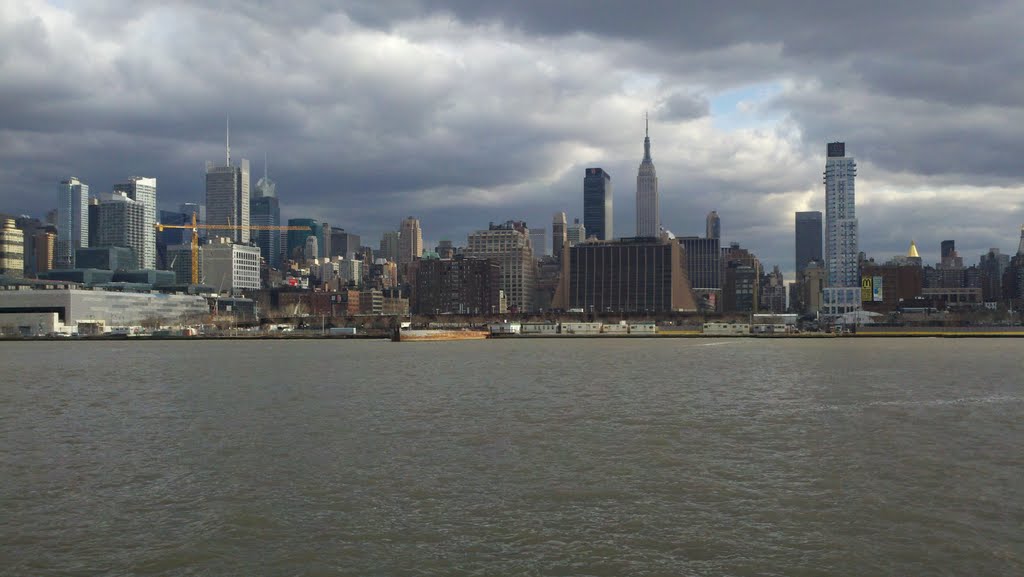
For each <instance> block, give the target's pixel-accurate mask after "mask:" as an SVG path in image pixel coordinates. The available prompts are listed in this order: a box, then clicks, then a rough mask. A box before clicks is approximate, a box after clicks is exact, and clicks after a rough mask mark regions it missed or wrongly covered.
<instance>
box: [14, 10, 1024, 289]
mask: <svg viewBox="0 0 1024 577" xmlns="http://www.w3.org/2000/svg"><path fill="white" fill-rule="evenodd" d="M437 6H439V8H436V9H434V8H432V9H429V10H428V9H426V8H423V7H421V6H419V5H418V4H417V3H411V4H410V5H407V6H404V7H403V8H401V9H400V10H397V9H396V10H395V11H391V12H389V11H380V10H379V9H376V8H374V7H371V6H366V5H361V4H352V5H348V6H347V7H345V8H343V9H341V10H338V11H333V12H331V13H327V12H323V11H320V9H318V8H314V7H304V8H302V9H301V10H298V11H291V12H289V14H287V15H286V16H287V17H278V16H279V15H282V10H281V5H278V4H275V3H273V2H271V3H270V4H269V5H267V6H265V7H264V8H263V9H261V10H259V11H252V10H249V9H241V10H234V11H223V12H219V11H218V10H217V9H216V6H215V5H213V6H212V7H211V8H209V9H208V10H207V9H206V8H203V9H200V8H198V7H196V6H193V5H190V4H183V5H180V6H175V7H173V8H170V9H171V10H172V11H173V12H174V16H175V17H176V19H177V21H179V22H181V23H182V25H183V26H184V27H185V31H186V32H187V31H192V32H197V33H202V32H203V31H204V30H206V29H207V27H215V26H218V25H219V24H218V23H223V22H222V20H225V19H227V18H232V19H237V20H238V22H236V23H235V24H233V25H232V26H235V27H237V28H238V30H239V33H238V34H237V35H233V39H232V41H231V42H232V46H234V45H235V43H237V47H236V48H234V49H233V50H222V48H224V47H225V46H226V44H225V45H222V43H224V42H226V40H225V39H218V38H217V37H216V35H209V34H206V35H204V37H203V38H201V40H202V41H201V42H199V41H198V40H197V39H196V38H193V37H192V36H189V35H188V34H186V33H184V32H183V34H182V35H181V36H180V37H177V39H175V40H173V41H161V42H156V43H149V42H142V40H141V39H142V38H145V37H146V34H145V31H146V30H148V29H149V27H154V26H157V25H158V24H157V21H156V20H155V19H154V16H155V13H154V12H152V8H150V7H148V6H145V5H143V6H136V5H134V4H124V5H121V4H119V3H117V2H110V3H99V4H93V5H90V6H87V7H81V6H79V5H76V4H74V3H61V5H60V6H57V5H54V4H51V3H45V2H29V1H23V0H15V7H14V9H13V10H10V11H8V12H5V13H4V14H3V15H0V25H4V26H6V27H10V28H12V29H14V30H20V29H27V30H35V31H36V33H35V34H32V35H31V38H30V39H28V40H24V39H23V40H19V38H21V37H20V36H17V35H16V34H8V35H5V36H4V39H3V40H0V42H4V43H5V44H6V43H9V44H8V47H9V48H10V50H11V54H12V55H13V56H12V58H11V59H10V60H9V61H8V64H6V65H5V80H6V81H7V82H6V84H7V85H9V86H11V87H13V88H14V90H12V91H11V92H10V93H9V94H8V96H7V97H5V98H6V100H5V104H6V105H5V106H4V107H3V112H0V120H2V124H0V125H2V126H3V127H4V128H3V129H2V131H0V138H2V139H3V142H6V143H8V145H7V146H4V147H0V165H2V166H4V167H5V168H6V170H5V171H2V172H0V185H2V186H0V210H2V211H3V212H7V213H24V214H30V215H33V216H39V217H42V216H43V215H44V214H45V213H46V212H47V211H48V210H50V209H51V208H54V206H55V196H56V195H55V194H54V193H53V191H54V188H55V186H56V185H55V183H57V182H59V181H60V180H61V179H65V178H67V177H69V176H78V177H79V178H81V179H82V181H83V182H86V183H89V185H90V187H91V189H90V192H92V193H94V194H96V193H100V192H108V191H110V190H111V189H112V187H113V185H114V184H115V183H117V182H119V181H121V180H122V179H123V178H124V177H125V175H129V174H144V175H149V176H153V177H155V178H157V179H158V181H159V182H160V197H159V199H158V200H159V206H158V208H159V209H169V208H173V207H176V206H178V205H179V204H181V203H183V202H202V200H203V184H202V178H203V161H204V160H206V159H210V158H221V157H223V121H224V117H225V115H226V114H228V113H230V114H231V116H232V117H233V118H232V125H233V127H234V129H235V132H236V134H235V135H234V136H235V138H234V139H233V140H234V141H235V142H234V143H233V144H234V145H235V156H236V157H246V158H259V157H260V156H261V155H263V154H264V153H265V152H269V154H270V155H271V156H273V157H274V161H275V179H276V180H277V181H278V185H279V191H278V194H279V197H280V199H281V207H282V213H283V214H282V221H286V220H287V219H289V218H302V217H308V218H316V219H319V220H322V221H326V222H330V223H332V225H335V224H336V225H338V226H341V227H344V228H346V229H349V230H353V231H354V232H356V233H359V234H361V235H362V236H363V238H364V239H366V242H365V243H364V244H370V245H373V244H374V240H375V239H377V238H379V237H380V234H381V233H382V232H383V231H385V230H391V229H393V228H394V226H395V222H397V221H398V220H399V219H400V218H401V217H403V216H406V214H413V215H415V216H416V217H417V218H419V219H420V221H421V222H422V223H423V231H424V233H425V237H426V238H425V245H426V246H433V244H434V243H435V242H436V241H438V240H440V239H444V238H448V239H451V240H453V241H455V242H456V243H457V244H458V243H460V242H464V240H465V239H466V237H467V235H468V234H469V233H470V232H472V231H474V230H477V229H479V228H480V227H482V226H484V225H485V224H486V223H487V222H490V221H495V222H501V221H504V220H507V219H521V220H525V221H526V222H527V223H528V224H530V225H532V226H534V227H541V226H543V227H545V228H547V227H549V226H550V218H551V214H552V213H554V212H559V211H565V212H566V214H567V216H568V221H569V222H572V220H573V219H574V218H577V217H578V218H581V219H582V217H583V208H582V202H581V198H580V197H581V195H580V193H579V174H580V171H581V170H583V169H584V168H586V167H587V166H601V167H603V168H604V169H605V170H607V171H608V173H609V174H611V175H612V178H613V179H616V180H618V181H619V182H620V183H623V182H625V183H627V185H623V186H619V187H616V188H617V190H615V194H614V196H615V197H616V198H614V201H613V205H614V206H615V215H614V219H615V220H617V221H618V222H619V223H626V225H627V226H626V228H629V226H628V225H629V224H631V223H632V222H634V220H635V215H634V214H633V210H634V209H633V206H634V199H633V193H634V191H633V190H632V188H633V187H632V186H629V184H631V180H632V176H633V174H635V172H634V171H635V170H636V162H637V160H638V159H637V145H636V143H637V142H638V140H639V139H640V138H642V134H641V133H640V130H642V127H639V123H640V122H641V121H642V114H643V111H644V110H645V109H649V110H650V112H651V117H652V121H654V122H655V123H656V124H655V126H656V127H657V134H656V137H657V138H656V139H657V144H658V171H659V180H660V197H661V205H662V206H661V211H660V212H661V220H662V223H663V224H664V226H665V227H666V228H668V229H670V230H672V231H673V232H674V233H676V234H677V235H679V236H686V235H699V234H701V231H702V230H704V220H703V219H704V215H706V214H707V213H708V212H709V211H710V210H717V211H718V212H719V214H720V215H721V218H722V228H723V234H722V242H723V243H728V242H730V241H737V242H740V243H741V244H742V245H743V246H748V247H751V248H752V249H753V250H754V251H755V252H756V253H757V254H758V256H759V257H760V258H761V260H762V261H763V262H765V263H766V264H776V263H777V264H779V265H781V266H782V268H783V270H784V271H785V272H786V273H787V275H786V276H787V278H788V279H791V278H792V274H791V272H792V264H791V263H792V255H793V233H792V222H793V221H792V219H793V213H794V212H797V211H807V210H824V208H825V206H824V193H823V190H822V187H821V184H820V172H821V164H822V155H821V147H822V144H823V143H825V142H830V141H834V140H842V141H845V142H846V143H847V144H848V146H850V148H851V149H852V150H853V153H854V155H855V156H856V157H857V162H858V165H859V167H858V168H859V176H858V181H859V182H858V183H857V184H858V186H857V188H858V191H857V192H858V214H857V216H858V220H859V223H860V248H861V250H863V251H865V252H866V253H867V254H868V255H870V256H874V257H875V258H876V259H877V258H882V259H885V258H888V257H889V256H891V255H893V254H900V253H902V252H904V251H905V247H906V245H907V244H908V243H909V241H910V240H915V241H916V242H917V246H918V247H919V249H920V250H921V252H922V256H923V257H924V258H925V261H926V262H938V260H939V254H938V246H939V242H940V241H941V240H946V239H956V240H957V246H958V249H959V252H960V253H961V255H963V256H964V258H965V260H966V261H969V262H974V261H975V260H976V255H980V254H982V253H984V252H986V251H987V250H988V248H989V247H999V248H1001V249H1002V250H1003V251H1004V252H1008V253H1009V252H1012V251H1013V249H1014V247H1015V245H1016V241H1017V233H1018V231H1019V227H1020V224H1021V223H1022V222H1024V213H1022V209H1021V206H1020V204H1019V203H1018V201H1017V199H1018V198H1020V196H1021V194H1022V193H1024V191H1022V188H1021V183H1020V181H1021V179H1020V176H1019V174H1018V172H1017V171H1018V169H1017V168H1016V165H1017V163H1016V158H1017V156H1018V152H1019V148H1020V145H1019V144H1017V139H1016V138H1015V136H1014V135H1013V131H1012V129H1010V128H1009V127H1012V126H1013V125H1014V124H1015V123H1014V122H1013V121H1014V119H1016V118H1018V117H1019V116H1020V115H1021V108H1020V105H1019V104H1018V103H1019V101H1020V100H1019V98H1016V96H1015V95H1016V92H1015V90H1016V89H1015V88H1014V86H1015V85H1013V84H1012V83H1010V81H1009V80H1008V79H1007V78H1006V77H1004V76H1002V75H993V76H991V77H988V76H985V74H986V70H987V69H986V70H980V69H978V68H977V67H976V66H974V65H973V63H974V62H977V61H978V60H979V59H984V60H986V61H989V62H993V63H998V62H1000V58H1001V57H1005V55H1007V54H1014V53H1016V48H1015V46H1016V44H1015V42H1017V41H1016V40H1013V38H1014V37H1015V34H1012V33H1007V34H1001V33H1000V32H999V31H1000V30H1004V28H1003V27H1007V28H1005V29H1006V30H1009V29H1012V28H1013V24H1015V23H1016V22H1018V21H1020V18H1019V17H1020V15H1021V14H1020V13H1021V7H1020V6H1017V5H1014V4H1012V3H998V2H993V3H988V4H983V5H978V4H973V5H971V6H969V7H968V6H964V7H959V6H952V7H951V6H944V7H941V9H937V8H935V7H929V9H927V10H920V9H918V8H915V7H914V5H913V3H910V4H908V5H901V6H900V7H898V8H895V9H893V8H891V7H889V8H887V9H886V10H885V11H884V14H885V18H884V19H882V18H881V17H880V16H879V14H882V13H883V12H881V5H880V4H879V5H877V6H874V7H872V6H861V7H858V9H857V10H853V9H852V8H851V7H842V6H835V7H829V8H828V9H827V10H821V11H819V12H810V11H806V10H800V9H798V8H796V7H789V6H786V5H782V6H772V7H764V8H756V7H751V8H750V9H748V10H744V11H738V13H734V12H737V11H719V10H722V9H721V8H717V7H701V8H700V10H695V9H693V8H687V7H682V6H677V5H674V4H666V5H664V6H663V7H661V8H657V9H658V10H659V13H660V14H662V15H663V16H664V18H659V19H656V20H659V21H658V22H648V23H647V24H645V26H644V27H643V29H640V28H638V27H636V26H635V25H633V24H628V23H625V22H626V21H627V20H629V19H628V18H624V17H622V14H621V13H620V7H611V8H609V9H608V10H605V11H603V14H595V13H593V11H588V10H583V9H575V10H574V9H572V7H571V5H566V6H563V7H561V8H554V7H549V6H541V5H529V4H525V5H520V6H517V7H515V8H514V9H513V8H509V7H507V6H501V5H497V4H495V5H491V4H489V3H486V2H483V3H477V4H475V5H474V6H473V7H465V6H461V5H457V4H448V5H446V4H444V3H441V4H439V5H437ZM621 9H623V10H625V5H623V6H622V7H621ZM652 9H656V7H653V6H652ZM759 10H771V12H772V13H773V14H776V15H781V16H783V17H780V18H772V19H770V20H771V23H770V25H764V24H763V21H764V20H765V19H764V18H759V17H758V14H757V12H758V11H759ZM683 15H685V16H686V17H685V18H683V17H682V16H683ZM966 15H970V16H971V17H970V18H967V17H965V16H966ZM748 20H749V21H748ZM225 21H226V20H225ZM278 21H280V22H278ZM837 21H839V22H842V24H840V25H839V26H841V27H843V28H845V27H847V26H848V27H850V28H849V29H850V30H866V32H862V33H859V34H850V35H842V34H838V35H837V34H831V33H830V34H825V33H824V31H825V30H827V29H829V27H828V26H822V23H824V22H830V23H834V22H837ZM666 23H673V26H666ZM680 23H681V24H680ZM678 25H682V26H683V27H684V29H683V30H679V29H678ZM829 26H832V24H830V25H829ZM189 27H191V29H189ZM127 29H134V30H137V31H138V32H140V34H139V35H135V34H133V35H120V36H118V35H111V34H109V33H108V32H109V30H115V31H116V30H127ZM943 31H945V32H943ZM680 32H685V34H681V33H680ZM605 37H607V38H609V39H610V42H607V43H603V42H601V41H600V40H601V39H602V38H605ZM48 39H49V40H48ZM100 39H102V40H103V41H102V42H100V41H99V40H100ZM193 41H194V42H193ZM318 42H319V43H318ZM603 44H608V45H607V46H605V45H603ZM72 45H73V46H74V47H75V48H72V47H71V46H72ZM100 46H103V47H104V48H103V49H102V50H101V49H100V48H99V47H100ZM313 46H317V50H313ZM47 48H49V49H47ZM912 49H913V50H912ZM200 54H201V55H202V58H199V61H200V64H199V65H198V66H193V67H186V66H185V65H184V63H186V62H191V61H193V60H192V59H193V57H197V58H198V55H200ZM223 54H230V57H227V56H223ZM261 54H266V55H268V56H267V58H262V57H260V56H259V55H261ZM320 54H322V56H321V55H320ZM667 54H672V58H671V59H669V58H666V55H667ZM911 55H912V56H911ZM320 58H328V60H324V61H323V62H321V60H320ZM460 59H461V62H462V63H461V64H460ZM581 59H583V63H582V64H580V61H581ZM332 62H341V63H344V64H343V65H334V64H331V63H332ZM156 63H163V64H161V65H160V66H157V65H156ZM410 63H412V64H410ZM637 63H642V65H638V64H637ZM232 66H237V67H240V69H242V70H245V71H246V74H224V73H223V70H227V69H231V67H232ZM460 66H461V68H460ZM992 68H993V69H998V68H999V66H998V65H997V64H993V67H992ZM31 70H56V71H60V72H61V73H62V74H54V75H50V76H52V80H51V79H48V78H40V77H37V76H34V75H33V74H32V73H30V72H29V71H31ZM285 70H288V71H289V72H292V71H293V72H294V79H293V77H292V76H290V75H289V74H288V73H285ZM313 70H317V71H318V74H321V76H319V77H314V76H311V73H312V71H313ZM508 70H516V71H517V74H515V75H509V74H507V71H508ZM598 71H600V73H598ZM896 71H904V72H906V73H905V74H904V73H902V72H901V73H899V74H896V73H895V72H896ZM303 78H314V80H313V81H312V83H308V82H307V81H305V80H303V81H302V82H297V83H296V82H295V80H298V79H303ZM410 78H412V79H419V80H417V81H416V83H415V85H416V87H417V88H416V90H412V91H408V90H405V91H400V90H397V88H396V87H397V86H400V84H398V82H399V81H401V82H407V81H408V80H409V79H410ZM596 78H601V82H596V81H595V79H596ZM58 79H60V82H59V83H57V80H58ZM100 80H102V81H100ZM197 81H201V82H198V84H199V85H205V87H206V88H205V89H199V88H197ZM128 82H131V84H132V86H133V87H135V88H137V92H132V91H123V92H121V93H119V92H118V91H110V90H108V89H106V88H105V87H109V86H110V85H111V84H120V83H128ZM303 82H306V83H305V84H304V83H303ZM975 84H977V85H985V86H986V90H984V91H977V90H973V89H970V87H971V86H974V85H975ZM57 86H60V87H61V88H60V89H59V90H58V89H56V87H57ZM831 86H841V87H842V90H831V89H829V88H827V87H831ZM328 87H330V88H331V90H333V91H334V92H330V91H327V90H326V89H327V88H328ZM41 94H45V95H46V97H47V98H40V97H39V95H41ZM240 94H245V95H246V98H244V99H239V97H238V96H237V95H240ZM128 95H132V97H131V99H127V98H126V97H127V96H128ZM140 96H141V97H140ZM485 96H486V98H484V97H485ZM483 101H487V102H489V103H490V104H489V106H488V107H483V106H479V105H477V104H474V102H483ZM171 103H173V105H172V104H171ZM339 103H344V105H343V106H342V105H340V104H339ZM151 104H152V106H150V105H151ZM996 118H998V121H996V120H994V119H996ZM313 119H315V122H313V121H312V120H313ZM66 135H73V136H66ZM15 143H17V144H15ZM525 143H529V144H528V145H527V144H525ZM396 207H400V208H399V209H398V212H396V211H395V209H396ZM619 228H620V230H618V231H617V232H618V235H617V236H625V232H626V231H624V230H621V228H622V227H621V226H620V227H619Z"/></svg>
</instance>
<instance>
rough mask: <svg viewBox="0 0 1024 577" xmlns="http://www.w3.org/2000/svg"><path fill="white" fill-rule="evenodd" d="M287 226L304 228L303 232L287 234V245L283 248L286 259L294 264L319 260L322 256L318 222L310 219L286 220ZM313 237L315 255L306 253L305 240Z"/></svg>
mask: <svg viewBox="0 0 1024 577" xmlns="http://www.w3.org/2000/svg"><path fill="white" fill-rule="evenodd" d="M288 226H291V227H303V226H304V227H306V228H305V230H289V231H287V232H288V243H287V246H286V247H285V249H286V252H287V258H288V259H289V260H293V261H295V262H304V261H307V260H312V259H314V258H320V257H321V256H323V254H322V253H321V252H320V249H321V246H320V238H321V237H322V236H323V233H322V229H321V226H322V225H321V224H320V222H319V221H317V220H314V219H312V218H290V219H288ZM310 237H313V238H316V239H317V244H316V249H317V251H316V252H315V253H312V254H311V253H309V252H307V250H306V249H307V248H308V246H307V244H306V239H308V238H310Z"/></svg>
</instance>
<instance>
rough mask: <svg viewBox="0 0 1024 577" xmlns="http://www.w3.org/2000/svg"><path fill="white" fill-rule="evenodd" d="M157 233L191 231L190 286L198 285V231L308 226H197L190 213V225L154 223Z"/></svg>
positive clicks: (307, 228) (194, 218)
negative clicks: (180, 230)
mask: <svg viewBox="0 0 1024 577" xmlns="http://www.w3.org/2000/svg"><path fill="white" fill-rule="evenodd" d="M153 226H154V227H156V231H157V232H163V231H164V230H165V229H168V228H172V229H191V230H192V284H199V230H200V229H202V230H279V231H280V230H309V227H308V226H270V225H259V224H249V225H244V224H199V223H198V221H197V219H196V213H194V212H193V213H192V224H162V223H159V222H158V223H156V224H155V225H153Z"/></svg>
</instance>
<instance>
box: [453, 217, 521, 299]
mask: <svg viewBox="0 0 1024 577" xmlns="http://www.w3.org/2000/svg"><path fill="white" fill-rule="evenodd" d="M465 255H466V257H467V258H490V259H494V260H495V261H496V262H497V263H498V264H499V265H500V266H501V289H502V290H503V291H505V297H506V298H507V299H508V306H509V308H511V309H514V310H515V311H517V312H528V311H532V310H533V296H534V295H533V293H534V288H535V286H536V282H537V275H536V261H534V258H533V250H531V248H530V229H528V228H527V227H526V223H525V222H521V221H512V220H510V221H507V222H505V223H504V224H494V223H491V224H490V226H489V227H488V229H487V230H478V231H476V232H474V233H471V234H470V235H469V238H468V241H467V243H466V251H465Z"/></svg>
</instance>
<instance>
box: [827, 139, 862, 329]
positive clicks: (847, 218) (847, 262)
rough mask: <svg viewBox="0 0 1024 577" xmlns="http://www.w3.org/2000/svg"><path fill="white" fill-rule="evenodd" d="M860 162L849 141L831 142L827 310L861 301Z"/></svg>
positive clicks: (851, 306)
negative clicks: (857, 193)
mask: <svg viewBox="0 0 1024 577" xmlns="http://www.w3.org/2000/svg"><path fill="white" fill-rule="evenodd" d="M856 177H857V163H856V162H854V160H853V158H852V157H847V156H846V144H845V143H842V142H830V143H829V144H828V159H827V160H826V161H825V231H826V232H825V269H826V272H827V273H828V279H827V287H828V288H827V289H825V295H824V300H825V303H824V305H825V310H826V313H830V314H842V313H844V312H849V311H853V310H857V309H859V308H860V302H861V286H860V268H859V264H858V262H857V254H858V252H857V251H858V249H857V211H856V196H855V194H854V181H855V179H856Z"/></svg>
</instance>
